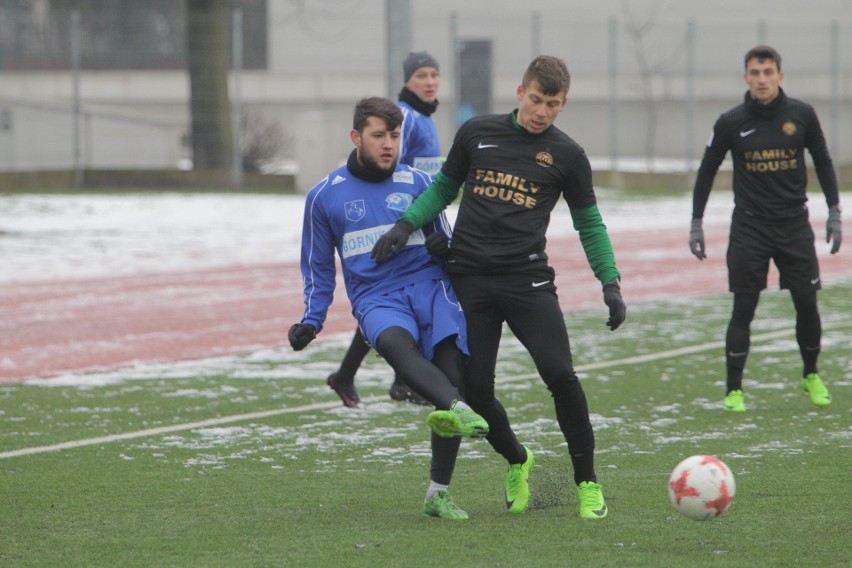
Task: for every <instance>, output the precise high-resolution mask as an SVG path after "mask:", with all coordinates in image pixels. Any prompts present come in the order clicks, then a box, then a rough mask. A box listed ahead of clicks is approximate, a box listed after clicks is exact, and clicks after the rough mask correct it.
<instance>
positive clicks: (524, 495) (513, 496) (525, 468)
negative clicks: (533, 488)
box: [506, 446, 533, 513]
mask: <svg viewBox="0 0 852 568" xmlns="http://www.w3.org/2000/svg"><path fill="white" fill-rule="evenodd" d="M524 450H525V451H526V452H527V461H525V462H524V463H515V464H512V465H510V466H509V470H508V471H507V472H506V508H507V509H509V512H510V513H523V512H524V511H526V510H527V505H528V504H529V502H530V486H529V483H527V479H529V476H530V470H531V469H532V466H533V453H532V452H531V451H530V449H529V448H528V447H526V446H524Z"/></svg>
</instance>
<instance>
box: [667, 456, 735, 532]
mask: <svg viewBox="0 0 852 568" xmlns="http://www.w3.org/2000/svg"><path fill="white" fill-rule="evenodd" d="M735 491H736V485H735V483H734V474H733V472H731V468H729V467H728V466H727V465H725V464H724V462H722V460H720V459H719V458H715V457H713V456H691V457H688V458H686V459H685V460H683V461H682V462H680V463H679V464H677V467H676V468H674V471H673V472H672V475H671V477H669V499H671V502H672V505H674V508H675V509H677V511H678V512H679V513H680V514H681V515H683V516H685V517H689V518H690V519H693V520H696V521H706V520H708V519H712V518H714V517H718V516H719V515H721V514H722V513H724V512H725V509H727V508H728V506H729V505H730V504H731V501H733V499H734V492H735Z"/></svg>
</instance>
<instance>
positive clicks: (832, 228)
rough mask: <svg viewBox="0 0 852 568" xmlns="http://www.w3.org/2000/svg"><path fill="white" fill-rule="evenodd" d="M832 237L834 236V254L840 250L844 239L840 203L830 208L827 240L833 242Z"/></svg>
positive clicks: (826, 225) (826, 227) (827, 222)
mask: <svg viewBox="0 0 852 568" xmlns="http://www.w3.org/2000/svg"><path fill="white" fill-rule="evenodd" d="M832 238H834V243H833V244H832V245H831V254H834V253H836V252H837V251H839V250H840V242H841V241H842V240H843V231H842V230H841V227H840V204H839V203H838V204H837V205H832V206H831V207H829V208H828V221H826V223H825V242H827V243H828V242H831V239H832Z"/></svg>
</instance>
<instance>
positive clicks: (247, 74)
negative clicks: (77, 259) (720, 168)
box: [0, 0, 852, 189]
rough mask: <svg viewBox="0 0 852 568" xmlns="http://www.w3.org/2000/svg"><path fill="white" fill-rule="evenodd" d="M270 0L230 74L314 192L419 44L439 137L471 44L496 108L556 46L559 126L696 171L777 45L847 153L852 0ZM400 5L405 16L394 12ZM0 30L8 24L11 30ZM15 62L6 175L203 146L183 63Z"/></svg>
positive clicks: (5, 80) (4, 111) (622, 161)
mask: <svg viewBox="0 0 852 568" xmlns="http://www.w3.org/2000/svg"><path fill="white" fill-rule="evenodd" d="M36 3H37V4H40V5H41V8H40V12H39V13H42V15H43V12H44V9H45V6H44V3H43V2H38V1H37V2H36ZM265 10H266V18H267V26H266V34H267V44H266V48H267V53H266V65H265V68H261V69H245V70H242V71H241V72H240V73H238V74H235V75H234V76H233V77H232V87H233V83H234V82H235V81H239V92H240V95H241V97H240V98H241V101H242V103H243V104H244V105H245V106H246V107H250V108H251V109H253V110H254V111H255V112H257V113H259V114H260V115H262V116H263V117H264V119H265V120H269V121H275V122H277V123H279V124H280V125H281V127H282V128H283V130H284V132H285V133H286V134H287V139H288V140H289V144H287V145H286V147H285V148H283V154H284V155H283V156H282V158H290V159H293V160H295V161H297V162H298V164H299V168H300V172H301V175H300V177H299V185H300V187H301V188H302V189H304V188H306V187H309V186H310V185H312V184H313V183H314V182H315V181H316V180H317V179H319V177H321V176H322V175H323V174H324V173H325V172H326V171H328V170H329V169H331V168H332V167H334V166H336V165H337V164H338V163H340V162H341V161H342V160H344V159H345V157H346V156H347V155H348V153H349V151H350V150H351V142H350V140H349V135H348V132H349V129H350V128H351V110H352V106H353V105H354V103H355V101H356V100H357V99H358V98H360V97H362V96H368V95H385V96H391V97H392V98H395V95H396V92H398V90H399V88H400V87H401V86H402V85H401V84H389V80H390V81H392V82H393V81H394V79H396V80H397V81H399V80H401V79H400V77H399V75H398V74H397V73H399V72H400V71H399V70H397V69H396V67H397V65H394V63H398V61H400V60H401V59H402V58H403V57H404V56H405V54H406V53H405V52H407V51H408V50H414V51H416V50H422V49H426V50H428V51H429V52H430V53H432V54H433V55H434V56H435V57H436V58H437V59H438V60H439V61H440V63H441V72H442V85H441V93H440V96H439V100H440V103H441V104H440V106H439V109H438V112H437V113H436V114H435V118H436V120H437V122H438V126H439V135H440V137H441V141H442V145H443V146H444V147H445V148H449V145H450V143H451V141H452V136H453V133H454V131H455V129H456V127H457V124H458V123H459V121H461V120H463V119H464V118H465V117H466V116H469V113H470V111H471V108H472V107H471V105H469V104H466V103H467V102H468V101H467V98H466V97H468V98H469V97H470V96H472V95H471V89H472V90H473V91H475V92H474V93H473V96H476V94H477V93H478V94H479V95H482V92H483V90H484V89H482V88H478V87H477V86H476V85H477V83H476V81H474V82H473V87H468V91H467V92H463V89H462V85H463V83H464V81H463V80H461V79H460V78H459V77H458V71H459V68H460V67H461V65H462V64H463V63H462V62H461V58H462V55H461V54H462V52H464V50H465V49H467V48H470V47H478V48H483V49H482V50H480V53H485V54H486V55H490V57H489V58H487V59H481V60H478V61H479V63H476V61H477V60H473V61H474V62H473V63H472V65H474V67H472V68H470V67H469V68H467V70H466V71H465V72H464V75H463V77H464V78H465V79H471V77H472V76H474V75H476V76H478V77H479V85H480V86H481V84H482V81H486V82H487V87H488V89H490V96H488V101H487V103H483V102H482V101H479V103H478V104H480V105H484V106H485V107H487V108H486V109H485V110H486V111H493V112H506V111H509V110H511V109H512V108H514V106H515V104H516V100H515V89H516V87H517V84H518V82H519V80H520V78H521V75H522V73H523V71H524V69H525V67H526V65H527V63H528V62H529V61H530V59H531V58H532V57H533V56H534V55H536V54H538V53H549V54H554V55H558V56H560V57H562V58H564V59H565V60H566V62H567V64H568V66H569V69H570V70H571V72H572V87H571V91H570V93H569V96H568V106H567V108H566V110H565V111H564V112H563V113H562V115H561V116H560V118H559V119H558V121H557V125H558V126H559V127H560V128H562V129H563V130H565V131H566V132H568V133H569V134H570V135H571V136H573V137H574V138H575V139H576V140H577V141H579V142H580V143H581V144H582V145H583V146H584V147H585V148H586V150H587V153H588V154H589V155H590V157H591V158H592V159H593V163H594V164H596V166H597V167H600V168H601V169H609V168H610V167H611V165H612V163H613V160H615V164H616V165H617V166H618V169H620V170H627V169H631V168H633V167H635V166H638V167H640V168H645V169H663V168H667V167H673V168H680V169H687V167H688V166H687V165H688V164H691V163H694V161H695V160H698V159H700V157H701V154H702V152H703V147H704V143H705V141H706V139H707V135H708V134H709V131H710V128H711V126H712V124H713V122H714V121H715V119H716V117H717V116H718V115H719V114H720V113H721V112H723V111H724V110H726V109H728V108H730V107H731V106H733V105H735V104H736V103H737V102H739V101H740V100H741V98H742V96H743V93H744V92H745V90H746V87H745V84H744V82H743V61H742V57H743V55H744V53H745V52H746V51H747V50H748V49H749V48H751V47H753V46H754V45H756V44H759V43H767V44H769V45H772V46H773V47H775V48H776V49H778V50H779V51H780V53H781V54H782V56H783V57H784V64H783V70H784V72H785V74H786V78H785V80H784V82H783V86H784V88H785V90H786V91H787V93H788V94H789V95H790V96H793V97H796V98H801V99H803V100H805V101H807V102H810V103H811V104H813V105H814V106H815V107H816V109H817V112H818V114H819V116H820V118H821V121H822V124H823V128H824V130H825V134H826V138H827V139H828V141H829V144H830V147H831V149H832V152H833V155H834V158H835V162H836V164H837V165H838V166H843V165H844V164H852V3H850V2H848V0H815V1H813V2H809V3H802V2H798V1H793V0H753V1H751V2H742V1H739V0H737V1H735V0H714V1H711V2H706V1H697V0H687V1H677V0H599V1H597V2H578V1H574V2H571V1H565V0H529V1H527V2H523V3H519V2H513V1H509V0H466V1H465V2H456V1H451V0H430V1H429V2H426V1H417V0H348V1H335V0H301V1H295V0H268V1H267V2H266V3H265ZM397 10H402V12H401V13H403V14H408V15H410V18H409V19H407V20H406V21H404V22H402V23H399V21H397V22H396V24H393V25H389V24H388V23H387V21H388V18H387V15H388V14H389V13H390V14H394V13H397ZM409 26H410V27H409ZM400 31H401V32H402V34H400V33H397V32H400ZM3 33H4V32H3V30H2V27H1V26H0V40H2V34H3ZM400 35H401V36H402V37H400ZM389 43H390V44H391V45H393V46H394V47H393V52H392V54H389V49H388V46H389ZM5 63H6V64H5V65H3V66H2V69H3V71H2V72H0V171H29V170H44V169H48V170H50V169H67V168H69V167H70V166H71V165H72V164H73V163H74V159H75V157H74V153H75V151H76V152H79V157H78V158H77V159H79V160H82V163H83V165H84V167H86V168H168V167H177V166H178V164H184V163H186V160H187V159H188V158H190V157H191V156H189V149H188V146H187V144H186V137H187V132H188V124H189V106H188V96H189V88H188V77H187V74H186V72H185V71H183V70H180V69H177V70H156V69H148V70H144V71H128V70H121V71H91V70H87V69H86V68H83V69H82V72H81V73H80V74H79V76H78V79H77V81H76V83H75V81H74V79H73V77H72V76H71V73H70V72H69V71H66V70H54V71H50V70H48V71H36V70H15V69H14V66H13V65H12V66H10V65H9V64H8V62H5ZM466 64H468V65H470V64H471V63H470V62H467V63H466ZM389 65H390V69H389ZM75 89H76V92H78V93H79V101H80V111H81V114H78V115H77V116H78V117H81V120H80V121H79V122H77V123H76V124H75V120H74V116H75V115H74V114H73V112H72V111H73V106H74V104H73V102H74V93H75ZM75 132H76V134H75ZM75 140H79V141H80V142H79V145H78V146H77V149H76V150H75V142H74V141H75ZM845 181H846V182H847V183H848V182H849V180H848V179H847V180H845Z"/></svg>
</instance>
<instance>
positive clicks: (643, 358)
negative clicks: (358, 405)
mask: <svg viewBox="0 0 852 568" xmlns="http://www.w3.org/2000/svg"><path fill="white" fill-rule="evenodd" d="M850 324H852V320H847V321H839V322H830V323H825V324H823V329H824V330H825V329H833V328H838V327H846V326H848V325H850ZM789 335H790V330H789V329H784V330H778V331H770V332H767V333H761V334H758V335H754V336H752V338H751V340H752V343H754V342H759V341H767V340H770V339H778V338H779V337H786V336H789ZM724 346H725V343H724V342H723V341H711V342H708V343H701V344H698V345H691V346H689V347H680V348H678V349H670V350H668V351H659V352H657V353H647V354H645V355H637V356H635V357H627V358H624V359H615V360H613V361H600V362H598V363H590V364H588V365H579V366H577V367H576V368H575V369H576V370H577V371H579V372H583V371H591V370H595V369H604V368H609V367H619V366H621V365H636V364H639V363H648V362H651V361H659V360H661V359H670V358H672V357H680V356H682V355H690V354H693V353H700V352H703V351H710V350H712V349H721V348H723V347H724ZM533 378H538V373H528V374H524V375H514V376H511V377H503V378H499V379H497V382H498V383H508V382H514V381H524V380H529V379H533ZM378 400H381V398H380V397H368V398H366V399H365V400H364V402H376V401H378ZM337 406H340V401H337V400H334V401H330V402H317V403H314V404H305V405H302V406H293V407H289V408H277V409H275V410H264V411H261V412H250V413H248V414H235V415H233V416H221V417H219V418H211V419H209V420H200V421H198V422H188V423H186V424H173V425H171V426H161V427H159V428H148V429H146V430H137V431H135V432H125V433H123V434H110V435H109V436H99V437H97V438H85V439H83V440H72V441H70V442H62V443H60V444H52V445H49V446H35V447H32V448H21V449H19V450H10V451H8V452H0V459H7V458H15V457H19V456H31V455H34V454H42V453H46V452H58V451H60V450H69V449H73V448H82V447H84V446H95V445H98V444H108V443H110V442H117V441H120V440H133V439H136V438H148V437H152V436H161V435H163V434H171V433H173V432H183V431H186V430H195V429H197V428H208V427H211V426H221V425H223V424H233V423H234V422H242V421H244V420H258V419H260V418H269V417H271V416H279V415H281V414H294V413H297V412H306V411H311V410H324V409H328V408H335V407H337Z"/></svg>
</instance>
